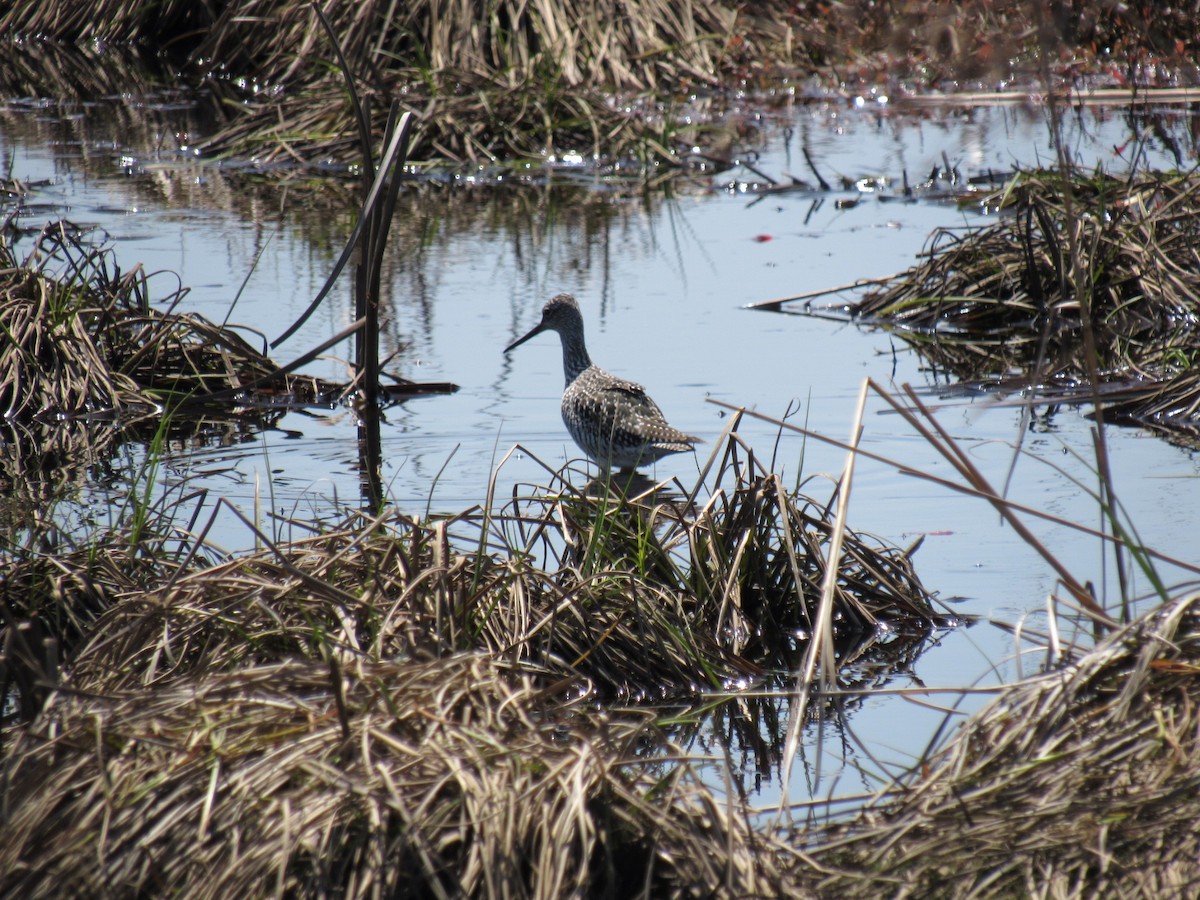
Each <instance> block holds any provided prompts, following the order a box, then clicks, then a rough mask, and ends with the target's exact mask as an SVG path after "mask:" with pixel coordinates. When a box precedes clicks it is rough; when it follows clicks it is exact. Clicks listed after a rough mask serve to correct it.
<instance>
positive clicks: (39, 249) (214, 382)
mask: <svg viewBox="0 0 1200 900" xmlns="http://www.w3.org/2000/svg"><path fill="white" fill-rule="evenodd" d="M0 254H2V258H0V279H2V282H0V329H3V334H4V335H5V337H6V340H5V343H4V346H3V348H2V349H0V415H2V416H3V418H4V420H5V421H6V422H8V423H10V424H15V425H19V426H29V425H30V424H31V423H35V422H41V423H50V422H60V421H63V420H71V419H80V418H88V419H93V420H109V421H115V420H123V421H129V420H137V419H139V418H141V419H146V418H152V419H153V420H154V421H155V422H156V421H157V416H158V411H159V410H161V409H163V408H165V407H170V408H171V409H172V410H176V411H178V410H180V409H190V410H191V411H193V412H196V413H200V412H203V411H204V410H205V408H209V411H211V410H212V409H225V410H229V411H232V410H233V409H234V408H235V407H256V406H257V407H260V408H270V407H274V408H280V407H285V406H288V405H305V404H329V403H334V402H337V401H338V400H339V399H340V398H341V397H342V396H343V395H344V394H345V392H346V387H345V386H344V385H339V384H336V383H333V382H329V381H325V380H322V379H318V378H314V377H311V376H306V375H297V374H294V370H295V369H297V368H299V367H300V366H301V365H303V364H304V363H305V362H308V361H309V360H311V359H312V358H313V357H315V356H316V355H317V354H318V353H320V352H322V351H324V350H325V349H327V348H328V347H329V346H330V345H332V344H334V343H337V342H338V341H341V340H343V339H345V338H346V337H347V336H348V334H349V333H350V332H345V333H341V334H339V335H335V336H334V337H333V338H331V339H330V340H329V341H328V342H326V343H325V344H323V345H322V346H321V347H318V348H315V349H313V350H310V351H308V352H307V353H305V354H302V355H301V356H300V357H298V358H297V359H296V360H293V362H291V363H289V364H288V365H287V366H282V367H281V366H278V365H277V364H276V363H274V362H273V361H272V360H271V359H270V358H269V357H268V356H267V355H266V352H265V348H266V339H265V337H263V336H261V335H254V334H253V333H252V332H249V331H248V330H246V329H242V328H239V327H237V326H230V325H226V324H217V323H214V322H210V321H209V320H208V319H206V318H204V317H203V316H200V315H198V314H196V313H181V312H178V311H176V307H177V305H178V304H179V303H180V301H181V300H182V299H183V298H184V296H185V295H186V294H187V290H186V289H185V288H179V289H177V290H175V291H173V292H171V293H169V294H167V295H166V296H153V297H152V296H151V295H152V288H151V283H150V277H151V276H150V275H148V274H147V273H146V272H145V271H144V270H143V269H142V268H141V267H140V266H137V267H135V268H133V269H131V270H130V271H128V272H125V273H122V272H121V271H120V269H119V267H118V266H117V265H116V263H115V259H114V254H113V251H112V250H111V248H105V247H96V246H93V245H91V244H90V243H88V241H87V238H86V237H85V236H82V235H80V234H79V233H78V232H77V231H76V230H75V229H74V228H73V227H72V226H71V225H70V224H69V223H67V222H65V221H60V222H57V223H52V224H50V225H47V226H46V227H45V228H44V229H43V230H42V232H41V233H40V235H39V236H38V238H37V240H36V241H35V246H34V248H33V250H32V251H31V252H30V254H29V255H28V257H27V258H26V259H24V260H20V261H18V260H17V259H16V258H15V256H14V255H13V251H12V249H11V247H8V246H5V247H2V248H0ZM164 306H165V310H163V309H160V307H164ZM243 335H248V336H249V337H251V338H253V339H255V341H256V343H258V345H259V346H255V345H254V344H252V343H250V340H248V339H247V337H245V336H243ZM396 381H397V384H396V385H393V386H390V387H389V389H388V391H387V394H388V396H389V397H391V398H392V399H396V398H399V397H403V396H408V395H411V394H414V393H422V392H424V391H426V390H433V391H435V392H444V391H446V390H448V389H451V387H452V386H447V385H416V384H412V383H409V382H404V381H403V380H401V379H396Z"/></svg>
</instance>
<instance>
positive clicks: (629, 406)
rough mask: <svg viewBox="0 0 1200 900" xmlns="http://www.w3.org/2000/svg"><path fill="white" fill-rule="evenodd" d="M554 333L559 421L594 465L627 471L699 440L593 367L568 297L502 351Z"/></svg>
mask: <svg viewBox="0 0 1200 900" xmlns="http://www.w3.org/2000/svg"><path fill="white" fill-rule="evenodd" d="M543 331H557V332H558V336H559V338H560V339H561V340H562V351H563V374H564V375H565V376H566V379H567V386H566V388H564V389H563V396H562V417H563V422H565V423H566V426H567V431H569V432H571V437H572V438H574V439H575V443H576V444H578V445H579V448H580V449H581V450H582V451H583V452H584V453H586V454H587V455H588V456H589V457H591V458H592V459H593V460H595V461H596V462H597V463H598V464H599V465H601V466H605V467H607V468H612V467H613V466H618V467H620V468H621V469H622V470H623V471H630V470H632V469H634V468H636V467H637V466H644V465H649V464H650V463H653V462H654V461H656V460H658V459H661V458H662V457H664V456H666V455H667V454H668V453H683V452H685V451H688V450H693V449H695V445H696V444H698V443H700V438H698V437H693V436H692V435H690V434H684V433H683V432H682V431H680V430H679V429H677V428H672V427H671V426H670V425H668V424H667V420H666V419H665V418H663V414H662V410H661V409H659V408H658V404H657V403H655V402H654V401H653V400H651V399H650V397H649V396H648V395H647V394H646V389H645V388H643V387H642V386H641V385H640V384H635V383H633V382H632V381H625V380H624V379H622V378H617V376H615V375H613V374H612V373H610V372H606V371H604V369H601V368H600V367H599V366H597V365H595V364H594V363H593V362H592V358H591V357H590V356H589V355H588V351H587V344H585V343H584V340H583V316H582V314H580V312H579V304H578V303H576V302H575V298H574V297H572V296H571V295H570V294H559V295H557V296H556V297H552V298H551V299H550V300H549V301H548V302H547V303H546V305H545V306H544V307H542V321H540V322H538V324H537V325H536V326H534V328H533V329H532V330H531V331H530V332H529V333H528V334H527V335H525V336H524V337H523V338H521V339H519V340H516V341H513V342H512V343H511V344H509V345H508V346H507V347H505V348H504V352H505V353H509V352H511V351H512V350H515V349H516V348H517V347H519V346H521V344H523V343H525V342H526V341H527V340H529V339H530V338H531V337H533V336H534V335H538V334H541V333H542V332H543Z"/></svg>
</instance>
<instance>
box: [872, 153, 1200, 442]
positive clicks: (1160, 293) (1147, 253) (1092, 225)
mask: <svg viewBox="0 0 1200 900" xmlns="http://www.w3.org/2000/svg"><path fill="white" fill-rule="evenodd" d="M984 202H985V205H991V206H995V207H999V208H1000V209H1001V210H1002V212H1001V217H1000V220H999V221H998V222H996V223H995V224H993V225H989V226H986V227H983V228H979V229H973V230H971V231H968V232H957V231H949V230H942V231H939V232H938V233H937V234H935V235H934V238H933V240H932V241H931V245H930V248H929V249H928V250H927V251H926V253H925V254H924V255H925V259H924V261H923V262H922V263H921V264H920V265H918V266H917V267H916V268H914V269H912V270H911V271H909V272H908V273H906V274H905V275H904V276H902V277H899V278H897V279H894V280H893V281H892V282H891V283H889V284H888V285H886V286H885V287H884V288H883V289H882V290H878V291H873V292H872V293H870V294H868V295H867V296H866V297H864V299H863V300H862V301H860V302H858V303H856V304H855V305H854V306H853V307H851V308H850V310H849V311H850V312H851V313H852V315H854V316H855V317H857V318H858V319H859V320H860V321H863V322H870V323H878V324H884V325H886V326H887V327H889V328H893V329H896V330H897V333H898V334H900V336H902V337H904V338H905V340H907V341H909V342H911V343H912V344H913V345H914V346H915V347H916V348H917V349H918V350H919V351H920V352H921V353H922V355H924V356H925V357H926V358H927V359H929V360H930V362H931V363H932V364H933V365H934V366H936V367H938V368H940V369H943V370H946V371H949V372H952V373H953V374H955V375H956V376H957V377H958V378H960V379H963V380H967V381H975V382H979V381H982V382H987V383H989V384H994V385H997V386H999V387H1001V388H1025V387H1027V386H1029V385H1034V386H1038V387H1039V393H1040V395H1041V396H1043V397H1044V398H1045V399H1046V400H1048V401H1053V400H1067V401H1069V400H1072V399H1088V398H1089V397H1090V396H1091V395H1090V393H1088V392H1087V391H1084V390H1081V389H1080V385H1086V384H1088V381H1089V378H1090V377H1091V373H1092V371H1093V369H1092V368H1091V365H1089V364H1092V365H1094V371H1095V372H1096V373H1097V375H1098V376H1099V378H1100V381H1101V385H1103V387H1101V389H1100V390H1101V392H1102V396H1105V395H1107V394H1108V392H1109V391H1110V390H1112V389H1114V388H1125V389H1126V390H1124V391H1117V392H1116V393H1115V394H1113V399H1114V403H1116V404H1118V408H1117V409H1116V410H1114V415H1117V416H1119V417H1120V418H1122V419H1123V420H1125V421H1135V422H1141V421H1145V422H1147V423H1148V424H1152V425H1154V426H1155V427H1159V428H1172V429H1183V430H1184V432H1185V433H1186V431H1187V430H1189V429H1194V428H1195V426H1196V422H1197V418H1196V412H1195V410H1196V405H1195V401H1194V394H1195V391H1196V370H1195V361H1196V360H1197V359H1200V331H1198V330H1197V328H1196V322H1197V321H1198V320H1200V274H1198V273H1200V265H1198V263H1200V259H1198V257H1197V251H1196V247H1197V243H1198V240H1200V178H1197V177H1196V176H1195V175H1169V174H1154V173H1148V174H1144V175H1137V176H1135V177H1132V178H1128V179H1120V178H1115V177H1110V176H1106V175H1100V174H1095V175H1090V176H1081V175H1076V176H1072V177H1071V178H1070V179H1069V180H1064V179H1063V178H1062V177H1061V176H1059V175H1058V174H1056V173H1054V172H1034V173H1027V174H1023V175H1021V176H1020V177H1019V178H1018V179H1017V180H1016V181H1015V182H1014V183H1013V184H1011V185H1010V186H1009V187H1008V188H1007V189H1006V190H1005V191H1004V192H1003V193H999V194H996V195H994V196H992V197H990V198H988V199H987V200H985V201H984ZM1072 206H1073V209H1072ZM1072 228H1073V229H1075V232H1074V234H1073V235H1072V237H1073V238H1074V245H1075V246H1076V247H1077V248H1078V252H1079V257H1078V258H1079V262H1078V264H1077V265H1078V267H1079V269H1078V271H1075V270H1074V267H1073V266H1072V263H1071V258H1070V254H1069V252H1068V237H1067V231H1068V229H1072ZM1072 285H1081V286H1083V287H1082V288H1080V289H1075V288H1072ZM1081 291H1082V292H1081ZM1085 329H1086V330H1087V332H1088V334H1089V335H1090V340H1085V339H1084V335H1085ZM1093 347H1094V353H1095V359H1094V360H1089V359H1088V352H1089V348H1093ZM1088 390H1090V389H1088ZM1189 398H1191V399H1189Z"/></svg>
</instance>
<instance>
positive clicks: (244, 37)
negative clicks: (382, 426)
mask: <svg viewBox="0 0 1200 900" xmlns="http://www.w3.org/2000/svg"><path fill="white" fill-rule="evenodd" d="M327 5H328V7H329V9H328V10H327V11H326V13H327V15H328V17H329V19H330V21H331V23H332V25H333V28H334V30H335V32H336V33H337V35H338V36H339V41H340V43H341V45H342V48H343V51H344V54H345V58H346V59H347V61H348V64H349V67H350V70H351V71H352V72H353V73H354V74H355V76H356V77H357V78H359V79H361V80H362V83H363V86H364V93H366V94H370V95H372V96H373V97H376V98H398V99H399V100H400V101H401V102H402V104H403V106H404V110H403V111H408V112H412V113H414V114H415V115H416V116H417V117H418V118H419V119H420V126H419V127H418V128H417V129H415V131H414V134H413V140H414V143H413V153H412V154H411V156H412V158H414V159H422V160H429V159H442V160H446V159H449V160H459V161H461V160H471V161H481V162H495V161H496V160H497V159H503V160H511V159H523V158H530V157H532V158H535V159H539V160H540V159H544V158H545V157H547V156H553V155H559V154H564V153H568V152H573V153H579V154H582V155H584V156H589V157H591V156H595V157H599V158H602V159H604V160H615V159H628V158H631V157H633V158H639V159H643V160H651V159H652V160H654V161H655V162H656V163H658V164H662V163H664V162H677V161H678V159H679V147H683V146H692V145H696V144H699V145H702V146H703V145H707V146H709V147H711V146H720V145H728V143H729V142H730V141H731V140H732V141H736V140H738V135H737V129H738V126H737V124H736V123H733V122H725V121H723V117H722V112H721V110H720V109H719V108H709V107H708V101H710V100H712V99H714V98H716V99H717V100H720V99H721V98H723V97H731V96H741V95H742V94H743V93H744V92H745V91H746V90H747V89H750V90H754V89H756V88H762V87H767V88H777V87H779V85H780V84H781V83H782V84H785V85H788V86H789V88H790V86H791V85H794V84H796V83H798V82H800V81H803V80H804V79H808V78H810V77H813V76H816V77H818V78H821V79H824V80H826V81H828V82H831V83H834V84H845V83H854V82H855V81H856V80H857V81H861V82H863V83H868V84H873V85H874V84H880V83H887V84H889V89H891V87H892V86H893V85H894V86H896V87H899V86H901V85H903V86H904V87H905V88H907V87H909V86H910V84H916V85H928V86H934V87H944V86H947V85H949V86H950V87H951V88H952V89H955V90H957V89H959V87H960V85H961V83H962V82H964V81H966V82H968V83H970V84H979V83H983V84H989V83H991V84H994V83H998V82H1008V83H1013V82H1016V83H1018V84H1021V83H1024V82H1026V81H1028V80H1029V79H1030V76H1031V75H1032V74H1033V73H1034V72H1036V71H1037V65H1038V63H1039V62H1040V61H1046V60H1048V61H1049V65H1050V66H1051V67H1052V68H1053V69H1054V70H1055V71H1056V72H1057V71H1061V72H1062V74H1063V83H1069V82H1070V80H1071V79H1074V78H1076V77H1078V75H1079V67H1080V65H1081V60H1082V61H1083V62H1082V65H1085V66H1089V67H1090V68H1091V69H1093V70H1094V71H1096V72H1102V73H1104V75H1105V76H1107V77H1111V75H1112V73H1113V72H1114V70H1116V71H1119V72H1120V77H1121V79H1123V81H1124V82H1125V83H1129V84H1137V85H1140V86H1157V85H1161V84H1163V83H1166V84H1167V85H1169V86H1175V85H1177V84H1178V83H1180V82H1184V81H1189V80H1190V81H1194V80H1195V78H1196V74H1197V73H1196V67H1195V63H1194V59H1193V57H1194V52H1193V51H1194V50H1195V42H1196V39H1195V29H1194V22H1193V21H1192V17H1191V16H1190V15H1189V14H1188V13H1187V12H1186V11H1185V10H1181V9H1173V10H1164V9H1162V8H1161V4H1153V3H1149V2H1140V3H1125V4H1119V5H1116V6H1113V7H1112V8H1104V9H1100V10H1094V9H1091V8H1084V7H1080V6H1079V5H1077V4H1076V5H1074V6H1072V5H1069V4H1067V5H1060V6H1059V7H1056V8H1055V10H1053V11H1052V12H1050V13H1047V12H1046V11H1042V10H1040V9H1039V7H1037V5H1035V4H1030V3H1027V2H1023V0H1011V2H1002V3H993V2H985V0H973V2H969V3H962V4H958V5H956V6H954V7H952V8H947V7H945V6H944V5H938V4H932V5H930V4H913V3H909V2H899V0H892V2H874V0H870V2H869V0H855V2H839V3H826V2H805V3H787V2H782V0H764V2H760V3H755V4H745V3H735V2H732V0H715V2H709V3H701V2H697V0H686V2H667V0H635V2H634V0H630V2H618V0H584V2H580V3H574V4H549V3H537V4H530V3H525V2H520V0H488V2H486V3H478V2H467V0H449V2H442V0H439V2H433V0H421V2H413V3H407V4H394V3H387V2H382V0H369V2H362V3H355V4H333V3H331V4H327ZM0 33H3V34H8V35H17V36H22V38H23V39H21V40H17V41H14V42H13V43H12V44H11V45H10V47H9V49H10V50H12V51H13V54H12V55H27V56H29V57H31V58H32V60H33V61H32V62H31V63H28V64H24V63H20V62H17V63H11V64H10V63H7V62H0V77H6V78H7V80H8V81H9V82H10V83H11V84H12V85H13V91H12V92H13V93H14V94H16V95H27V96H45V95H48V94H49V95H54V96H77V95H80V93H81V91H80V87H81V85H84V84H86V83H87V82H88V81H89V79H94V80H95V83H96V84H98V85H104V84H107V83H108V78H109V76H108V75H107V74H105V72H104V71H103V70H105V69H106V68H108V67H107V65H106V63H105V62H104V61H102V60H101V61H100V62H99V64H98V65H92V64H85V65H78V64H71V63H67V64H65V65H64V64H62V63H61V62H57V61H55V60H54V59H53V57H54V54H53V53H52V52H47V50H46V48H45V44H46V43H47V42H48V41H49V40H53V41H58V42H64V43H76V44H80V45H88V46H97V45H99V46H110V45H118V44H120V45H133V46H138V47H141V48H148V49H149V50H151V51H153V53H157V54H160V55H161V57H162V59H161V60H160V62H161V64H162V69H163V77H164V79H168V78H172V77H174V76H175V73H180V72H182V73H183V74H184V77H185V78H186V79H188V80H189V81H190V82H191V83H192V84H193V86H199V87H203V88H204V90H205V92H206V93H207V94H208V95H210V96H211V97H212V98H213V100H214V101H215V102H214V103H213V104H212V106H211V108H210V112H211V114H212V118H213V122H212V125H213V128H212V130H211V131H209V132H208V134H209V137H208V139H207V140H206V146H207V147H208V149H209V150H210V151H214V152H220V153H230V154H234V155H237V156H240V157H253V158H255V159H256V160H257V161H259V162H271V161H288V162H302V163H309V164H312V163H317V162H318V161H330V160H335V161H338V162H340V163H342V164H346V163H350V162H353V161H354V159H355V157H356V155H357V154H356V153H355V149H354V144H355V143H356V141H357V138H356V137H355V135H354V133H353V132H354V125H353V123H352V120H351V116H350V111H349V105H348V103H347V101H346V95H345V92H344V90H343V89H342V85H341V83H340V79H339V77H338V75H337V73H336V67H335V66H333V65H331V64H330V61H331V60H332V59H333V53H332V52H331V51H330V49H329V47H328V44H327V43H326V40H325V35H324V34H323V33H322V31H321V28H320V26H319V24H318V22H317V18H316V16H315V15H313V11H312V5H311V4H310V3H309V2H307V0H305V2H298V0H224V2H217V3H209V4H201V5H196V4H188V3H180V2H174V0H172V2H164V3H157V4H154V5H152V6H146V5H139V4H131V3H128V2H126V0H102V2H100V3H99V4H98V5H96V6H91V7H87V8H86V9H85V8H82V7H80V6H79V5H78V4H76V3H71V2H61V0H60V2H50V3H44V2H34V0H22V2H15V3H12V4H9V6H8V7H7V9H6V10H5V11H4V12H0ZM34 36H36V37H34ZM1065 60H1070V62H1069V63H1068V62H1064V61H1065ZM39 69H40V70H42V72H44V76H43V77H44V79H45V80H40V79H39V77H38V75H39V72H38V70H39ZM89 69H98V70H100V71H98V72H97V73H96V74H95V75H89V74H88V70H89ZM6 72H7V75H5V73H6ZM46 81H49V82H51V83H52V84H53V83H54V82H56V81H58V82H61V83H60V84H57V85H55V86H51V87H47V86H46ZM124 92H125V88H124V87H122V88H121V89H120V90H95V91H93V92H92V96H99V95H110V94H121V93H124ZM786 93H787V94H788V95H789V96H790V95H791V91H790V90H788V91H787V92H786ZM696 101H698V102H696ZM384 102H385V104H386V102H387V101H386V100H385V101H384ZM720 105H721V104H720V103H718V104H716V107H719V106H720ZM685 107H686V108H687V112H686V113H682V112H681V110H682V109H683V108H685ZM685 120H687V121H685Z"/></svg>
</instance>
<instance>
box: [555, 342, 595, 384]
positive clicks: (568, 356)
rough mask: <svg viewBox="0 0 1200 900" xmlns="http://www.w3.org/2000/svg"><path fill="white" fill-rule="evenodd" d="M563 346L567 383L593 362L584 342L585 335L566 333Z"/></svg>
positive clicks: (564, 370)
mask: <svg viewBox="0 0 1200 900" xmlns="http://www.w3.org/2000/svg"><path fill="white" fill-rule="evenodd" d="M562 348H563V372H564V373H565V374H566V376H567V384H568V385H569V384H570V383H571V382H572V381H574V380H575V379H576V378H578V377H579V376H580V374H581V373H582V372H583V371H584V369H586V368H588V367H589V366H590V365H591V364H592V358H591V357H590V356H588V352H587V345H586V344H584V342H583V335H579V334H564V335H563V336H562Z"/></svg>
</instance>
